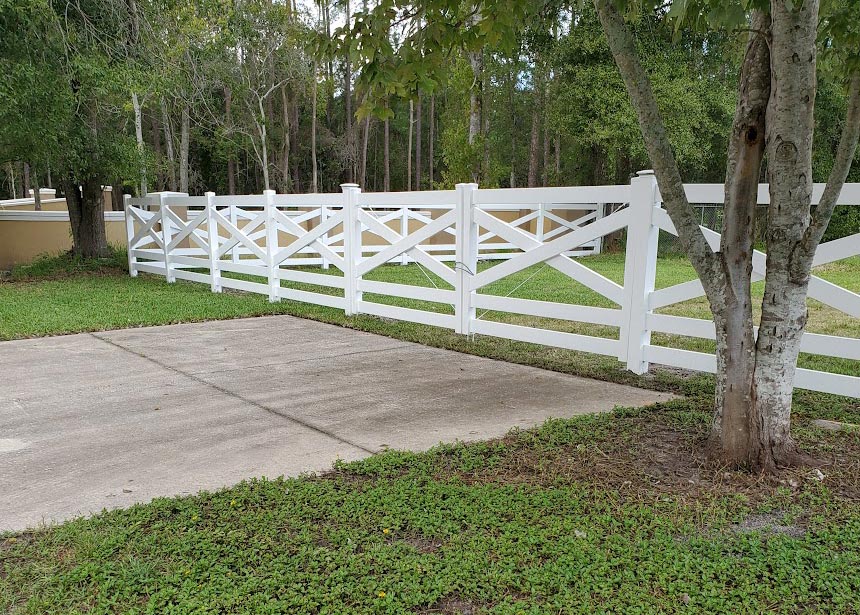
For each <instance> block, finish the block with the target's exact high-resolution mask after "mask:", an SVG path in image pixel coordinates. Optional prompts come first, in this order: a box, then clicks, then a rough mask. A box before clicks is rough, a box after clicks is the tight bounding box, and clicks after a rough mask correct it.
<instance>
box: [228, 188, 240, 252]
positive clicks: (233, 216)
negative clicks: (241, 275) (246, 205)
mask: <svg viewBox="0 0 860 615" xmlns="http://www.w3.org/2000/svg"><path fill="white" fill-rule="evenodd" d="M229 213H230V224H232V225H233V226H234V227H236V228H239V215H238V214H237V213H236V203H234V202H232V201H231V202H230V205H229ZM240 245H241V244H238V243H237V244H235V245H234V246H233V247H232V248H230V260H231V261H232V262H234V263H238V262H239V246H240Z"/></svg>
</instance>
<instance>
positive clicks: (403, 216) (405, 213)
mask: <svg viewBox="0 0 860 615" xmlns="http://www.w3.org/2000/svg"><path fill="white" fill-rule="evenodd" d="M408 234H409V209H408V208H407V207H401V208H400V236H401V237H406V236H407V235H408ZM400 264H401V265H408V264H409V255H408V254H407V253H406V252H404V253H403V254H401V255H400Z"/></svg>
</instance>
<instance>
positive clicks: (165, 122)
mask: <svg viewBox="0 0 860 615" xmlns="http://www.w3.org/2000/svg"><path fill="white" fill-rule="evenodd" d="M161 126H162V128H163V129H164V147H165V149H166V150H167V179H168V181H169V182H170V184H169V185H170V190H171V191H173V192H176V190H177V187H178V186H177V184H176V153H175V150H174V149H173V128H172V124H171V123H170V115H169V114H168V113H167V105H166V104H165V103H164V100H162V101H161Z"/></svg>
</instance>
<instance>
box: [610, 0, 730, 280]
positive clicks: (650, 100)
mask: <svg viewBox="0 0 860 615" xmlns="http://www.w3.org/2000/svg"><path fill="white" fill-rule="evenodd" d="M594 7H595V9H597V14H598V16H599V17H600V23H601V24H602V25H603V30H604V32H605V33H606V37H607V39H608V40H609V48H610V50H611V51H612V55H613V57H614V58H615V63H616V64H617V65H618V69H619V71H620V72H621V78H622V80H623V81H624V85H625V87H626V88H627V93H628V94H629V95H630V102H631V103H632V104H633V108H634V110H635V111H636V116H637V117H638V119H639V128H640V130H641V131H642V136H643V138H644V139H645V148H646V149H647V151H648V157H649V158H650V160H651V164H652V165H653V166H654V173H655V174H656V176H657V184H658V185H659V186H660V194H661V195H662V197H663V203H664V205H665V206H666V211H667V212H668V213H669V217H670V218H671V219H672V222H673V223H674V224H675V228H676V229H677V230H678V238H679V239H680V241H681V245H682V246H683V248H684V252H685V253H686V254H687V256H688V257H689V259H690V261H691V262H692V264H693V267H694V268H695V269H696V273H697V274H698V275H699V278H700V279H701V281H702V285H703V286H704V287H705V290H706V291H708V294H709V295H710V294H711V292H710V291H711V290H713V289H714V281H715V279H716V278H715V277H714V276H713V275H712V274H713V273H714V270H715V267H714V265H715V263H716V258H715V257H714V253H713V251H712V250H711V247H710V246H709V245H708V242H707V241H706V240H705V236H704V235H703V234H702V231H701V229H700V228H699V222H698V221H697V220H696V216H695V213H694V212H693V208H692V207H690V203H689V201H687V195H686V193H685V192H684V184H683V181H682V180H681V173H680V172H679V170H678V164H677V162H676V161H675V156H674V155H673V154H672V148H671V145H670V144H669V138H668V137H667V135H666V127H665V125H664V124H663V118H662V117H661V115H660V110H659V108H658V107H657V100H656V98H655V97H654V92H653V91H652V89H651V81H650V79H649V78H648V73H647V72H646V71H645V69H644V68H643V67H642V65H641V64H640V63H639V58H638V55H637V52H636V43H635V41H634V39H633V35H632V34H631V32H630V30H629V28H628V27H627V25H626V24H625V23H624V18H623V17H622V16H621V14H620V13H619V12H618V10H617V9H616V8H615V5H614V4H613V2H612V0H594Z"/></svg>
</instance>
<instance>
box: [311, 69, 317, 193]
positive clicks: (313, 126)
mask: <svg viewBox="0 0 860 615" xmlns="http://www.w3.org/2000/svg"><path fill="white" fill-rule="evenodd" d="M317 70H318V67H317V61H316V60H314V74H313V80H314V83H313V91H312V97H313V98H312V100H311V192H318V191H319V180H318V178H317V96H318V95H319V93H318V85H317Z"/></svg>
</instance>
